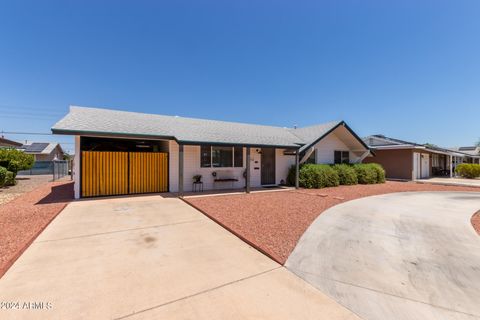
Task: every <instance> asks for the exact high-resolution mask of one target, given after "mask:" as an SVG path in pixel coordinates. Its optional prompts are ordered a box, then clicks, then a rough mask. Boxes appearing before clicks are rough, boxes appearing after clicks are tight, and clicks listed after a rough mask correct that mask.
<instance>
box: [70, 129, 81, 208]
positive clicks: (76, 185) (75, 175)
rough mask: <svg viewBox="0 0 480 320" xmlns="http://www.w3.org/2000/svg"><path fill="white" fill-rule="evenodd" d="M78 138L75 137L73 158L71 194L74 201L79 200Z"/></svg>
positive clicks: (79, 154)
mask: <svg viewBox="0 0 480 320" xmlns="http://www.w3.org/2000/svg"><path fill="white" fill-rule="evenodd" d="M80 156H81V151H80V136H75V156H74V158H73V168H72V170H73V180H74V183H73V194H74V197H75V199H80Z"/></svg>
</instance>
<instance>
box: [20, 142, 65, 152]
mask: <svg viewBox="0 0 480 320" xmlns="http://www.w3.org/2000/svg"><path fill="white" fill-rule="evenodd" d="M57 145H58V143H55V142H34V143H32V144H28V145H23V147H22V149H23V151H24V152H25V153H29V154H49V153H50V152H52V151H53V150H54V149H55V148H56V147H57Z"/></svg>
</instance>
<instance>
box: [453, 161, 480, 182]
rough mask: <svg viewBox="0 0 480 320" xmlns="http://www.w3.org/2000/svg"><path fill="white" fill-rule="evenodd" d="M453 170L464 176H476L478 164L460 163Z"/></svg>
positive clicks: (477, 175)
mask: <svg viewBox="0 0 480 320" xmlns="http://www.w3.org/2000/svg"><path fill="white" fill-rule="evenodd" d="M455 172H456V173H457V174H458V175H459V176H461V177H464V178H468V179H474V178H478V177H480V164H473V163H461V164H459V165H458V166H457V167H456V168H455Z"/></svg>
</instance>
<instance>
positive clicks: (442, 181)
mask: <svg viewBox="0 0 480 320" xmlns="http://www.w3.org/2000/svg"><path fill="white" fill-rule="evenodd" d="M415 182H417V183H430V184H439V185H445V186H462V187H479V188H480V179H465V178H430V179H419V180H415Z"/></svg>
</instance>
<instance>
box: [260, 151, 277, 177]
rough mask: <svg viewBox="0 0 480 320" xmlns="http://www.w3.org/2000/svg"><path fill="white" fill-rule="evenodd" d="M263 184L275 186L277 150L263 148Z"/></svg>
mask: <svg viewBox="0 0 480 320" xmlns="http://www.w3.org/2000/svg"><path fill="white" fill-rule="evenodd" d="M261 162H262V172H261V173H262V184H275V148H262V159H261Z"/></svg>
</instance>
